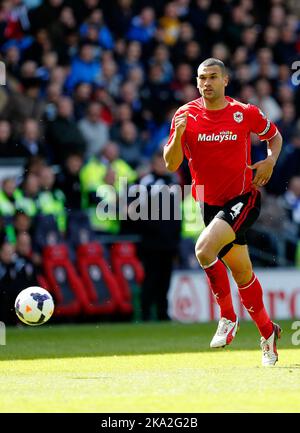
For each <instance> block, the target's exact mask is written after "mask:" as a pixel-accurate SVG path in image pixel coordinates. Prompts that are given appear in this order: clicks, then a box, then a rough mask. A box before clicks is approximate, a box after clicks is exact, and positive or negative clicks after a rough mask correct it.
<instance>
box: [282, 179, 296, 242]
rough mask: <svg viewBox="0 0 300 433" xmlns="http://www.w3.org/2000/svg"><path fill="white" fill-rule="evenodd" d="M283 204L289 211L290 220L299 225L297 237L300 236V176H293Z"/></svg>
mask: <svg viewBox="0 0 300 433" xmlns="http://www.w3.org/2000/svg"><path fill="white" fill-rule="evenodd" d="M283 205H284V207H285V209H286V210H287V212H288V216H289V219H290V221H291V222H292V223H293V224H294V225H295V226H296V227H297V229H296V233H295V235H296V237H298V238H299V237H300V176H293V177H292V178H291V179H290V181H289V185H288V190H287V191H286V192H285V193H284V195H283Z"/></svg>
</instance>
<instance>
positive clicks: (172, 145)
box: [164, 111, 188, 171]
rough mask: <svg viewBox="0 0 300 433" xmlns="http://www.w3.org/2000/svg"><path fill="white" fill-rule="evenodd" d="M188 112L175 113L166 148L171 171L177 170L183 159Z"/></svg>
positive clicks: (168, 165)
mask: <svg viewBox="0 0 300 433" xmlns="http://www.w3.org/2000/svg"><path fill="white" fill-rule="evenodd" d="M187 117H188V112H187V111H185V112H184V113H182V114H178V115H175V116H174V118H173V121H172V125H171V132H170V138H169V141H168V144H167V145H166V146H165V148H164V159H165V163H166V167H167V169H168V170H170V171H176V170H177V169H178V167H179V166H180V164H181V163H182V161H183V156H184V155H183V150H182V138H183V135H184V132H185V128H186V123H187Z"/></svg>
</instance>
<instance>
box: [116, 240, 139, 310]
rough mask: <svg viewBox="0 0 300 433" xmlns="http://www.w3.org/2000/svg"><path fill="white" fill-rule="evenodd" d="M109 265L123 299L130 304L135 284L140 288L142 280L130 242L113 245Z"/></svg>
mask: <svg viewBox="0 0 300 433" xmlns="http://www.w3.org/2000/svg"><path fill="white" fill-rule="evenodd" d="M111 264H112V269H113V272H114V275H115V277H116V279H117V281H118V284H119V286H120V287H121V288H122V294H123V296H124V299H125V300H126V301H128V302H131V300H132V297H133V293H134V292H135V289H136V284H138V285H139V286H140V285H141V284H142V282H143V280H144V269H143V266H142V264H141V262H140V261H139V259H138V257H137V254H136V247H135V245H134V244H132V243H130V242H118V243H115V244H113V245H112V247H111Z"/></svg>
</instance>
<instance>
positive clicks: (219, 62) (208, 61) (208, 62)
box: [197, 57, 227, 75]
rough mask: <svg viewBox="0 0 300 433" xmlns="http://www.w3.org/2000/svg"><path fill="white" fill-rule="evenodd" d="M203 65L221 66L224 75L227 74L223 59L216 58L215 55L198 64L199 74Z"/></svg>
mask: <svg viewBox="0 0 300 433" xmlns="http://www.w3.org/2000/svg"><path fill="white" fill-rule="evenodd" d="M202 66H219V68H220V69H221V72H222V75H227V70H226V66H225V65H224V63H223V62H222V60H219V59H215V58H214V57H210V58H209V59H206V60H204V61H203V62H202V63H200V65H199V66H198V69H197V74H198V75H199V69H200V67H202Z"/></svg>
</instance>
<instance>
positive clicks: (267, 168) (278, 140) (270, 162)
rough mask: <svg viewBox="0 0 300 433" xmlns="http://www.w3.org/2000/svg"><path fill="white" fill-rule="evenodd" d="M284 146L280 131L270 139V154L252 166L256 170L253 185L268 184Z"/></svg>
mask: <svg viewBox="0 0 300 433" xmlns="http://www.w3.org/2000/svg"><path fill="white" fill-rule="evenodd" d="M281 148H282V136H281V134H280V132H279V131H277V134H276V135H275V136H274V137H273V138H271V139H270V140H269V141H268V156H267V158H266V159H264V160H262V161H258V162H257V163H256V164H253V165H251V166H250V168H252V169H253V170H256V174H255V177H254V179H253V181H252V183H253V185H255V186H257V187H260V186H264V185H266V184H267V183H268V182H269V180H270V178H271V176H272V173H273V169H274V167H275V164H276V162H277V159H278V157H279V154H280V151H281Z"/></svg>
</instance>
